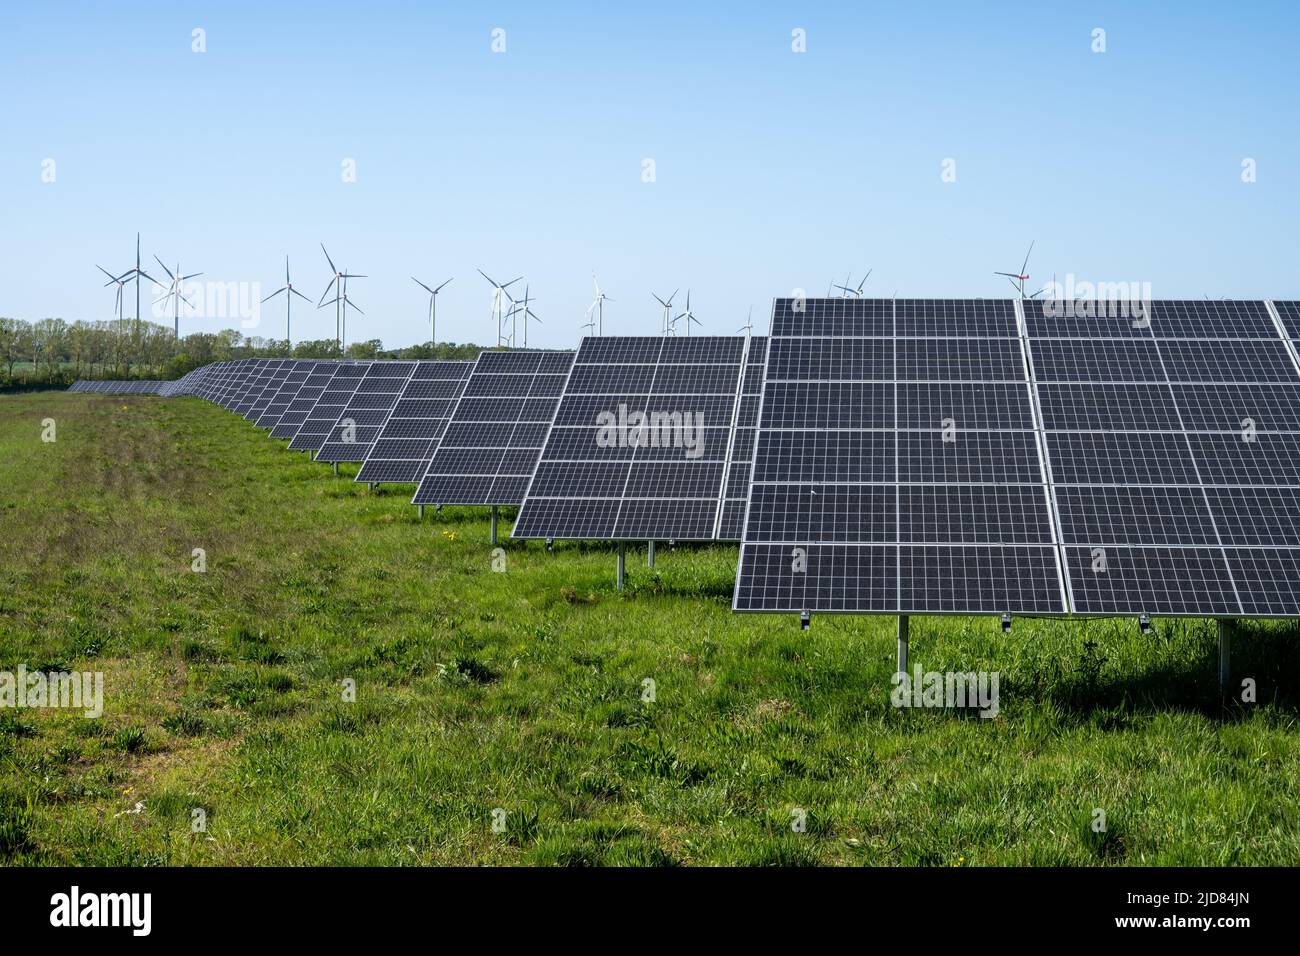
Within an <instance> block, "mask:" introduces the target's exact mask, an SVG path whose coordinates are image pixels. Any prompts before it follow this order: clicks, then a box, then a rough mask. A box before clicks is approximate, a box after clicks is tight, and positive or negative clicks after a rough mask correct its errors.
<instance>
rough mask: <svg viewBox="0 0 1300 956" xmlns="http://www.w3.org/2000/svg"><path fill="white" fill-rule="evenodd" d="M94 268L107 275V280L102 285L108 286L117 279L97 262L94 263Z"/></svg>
mask: <svg viewBox="0 0 1300 956" xmlns="http://www.w3.org/2000/svg"><path fill="white" fill-rule="evenodd" d="M95 268H96V269H98V270H99V271H100V272H102V273H104V275H106V276H108V279H109V281H108V282H105V283H104V285H106V286H110V285H112V284H113V283H114V282H116V281H117V276H115V275H113V273H111V272H109V271H108V270H107V269H105V268H104V267H103V266H101V265H99V264H98V263H96V264H95Z"/></svg>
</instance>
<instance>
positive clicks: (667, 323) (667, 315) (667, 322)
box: [650, 289, 681, 335]
mask: <svg viewBox="0 0 1300 956" xmlns="http://www.w3.org/2000/svg"><path fill="white" fill-rule="evenodd" d="M680 291H681V290H680V289H673V294H672V295H670V296H669V297H668V301H667V302H665V301H664V300H663V299H661V298H659V296H657V295H655V293H653V292H651V293H650V295H651V296H652V297H653V298H654V300H655V301H656V302H658V303H659V304H660V305H662V306H663V307H664V335H668V334H669V331H670V328H671V326H672V313H673V299H675V298H677V293H678V292H680Z"/></svg>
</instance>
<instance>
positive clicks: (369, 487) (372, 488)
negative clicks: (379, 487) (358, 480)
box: [366, 481, 375, 495]
mask: <svg viewBox="0 0 1300 956" xmlns="http://www.w3.org/2000/svg"><path fill="white" fill-rule="evenodd" d="M366 491H368V492H370V493H371V494H372V495H373V494H374V493H375V483H374V482H373V481H367V482H366Z"/></svg>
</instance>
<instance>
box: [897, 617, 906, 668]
mask: <svg viewBox="0 0 1300 956" xmlns="http://www.w3.org/2000/svg"><path fill="white" fill-rule="evenodd" d="M898 673H900V674H906V673H907V615H906V614H900V615H898Z"/></svg>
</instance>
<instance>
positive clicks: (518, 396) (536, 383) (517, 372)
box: [358, 352, 573, 505]
mask: <svg viewBox="0 0 1300 956" xmlns="http://www.w3.org/2000/svg"><path fill="white" fill-rule="evenodd" d="M572 364H573V353H572V352H483V353H482V354H481V355H479V357H478V361H477V362H475V363H474V365H473V371H472V372H471V374H470V376H469V378H468V380H467V381H466V382H465V385H464V390H463V391H462V393H461V395H460V397H459V399H458V400H457V401H456V403H455V407H454V409H453V410H452V412H451V418H450V422H449V424H448V426H447V429H446V431H444V432H443V434H442V436H441V438H440V440H439V441H438V442H437V447H436V450H435V451H434V452H433V455H432V456H431V459H430V460H428V461H426V462H424V463H423V465H422V467H421V472H420V477H419V481H420V486H419V487H418V488H417V489H416V491H415V496H414V497H413V498H412V500H411V503H412V504H416V505H426V504H432V505H517V504H519V503H521V502H522V501H523V500H524V494H525V492H526V491H527V490H528V482H529V479H530V478H531V477H532V475H533V472H534V470H535V469H536V466H537V458H538V456H539V455H540V453H541V450H542V446H543V445H544V444H545V442H546V435H547V432H548V431H549V430H550V427H551V422H552V420H553V419H554V418H555V409H556V407H557V406H558V405H559V402H560V394H561V392H562V391H563V389H564V381H565V379H566V378H567V377H568V373H569V369H570V367H571V366H572ZM394 418H396V412H394ZM390 424H391V421H390ZM377 451H378V443H377V445H376V452H377ZM373 457H374V455H373V453H372V458H373ZM366 464H367V467H369V464H370V463H369V462H367V463H366ZM362 471H363V473H364V471H365V469H362ZM360 478H361V476H360V475H359V476H358V480H360Z"/></svg>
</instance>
